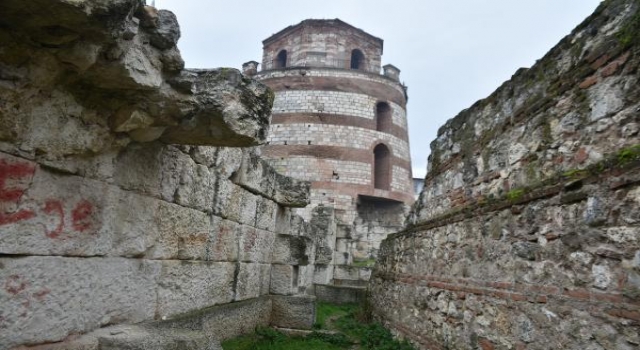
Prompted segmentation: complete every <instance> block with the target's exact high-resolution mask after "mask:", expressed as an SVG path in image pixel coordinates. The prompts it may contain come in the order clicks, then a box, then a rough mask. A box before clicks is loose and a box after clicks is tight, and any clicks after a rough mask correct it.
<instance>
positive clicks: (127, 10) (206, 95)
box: [0, 0, 321, 350]
mask: <svg viewBox="0 0 640 350" xmlns="http://www.w3.org/2000/svg"><path fill="white" fill-rule="evenodd" d="M178 37H179V27H178V26H177V22H176V19H175V16H174V15H173V14H172V13H170V12H168V11H163V10H160V11H157V10H156V9H154V8H152V7H149V6H144V3H143V2H142V1H138V0H110V1H107V0H102V1H63V0H35V1H29V2H24V1H17V0H16V1H13V0H6V1H2V2H1V3H0V42H2V43H3V44H2V47H1V48H0V349H26V348H33V349H42V348H46V349H85V350H86V349H116V348H117V349H125V348H126V349H129V348H131V349H133V348H136V349H137V348H139V347H136V346H137V345H135V344H138V343H142V345H140V346H143V345H144V343H145V342H146V341H151V343H149V344H156V343H158V340H157V339H164V340H166V343H164V344H159V343H158V344H157V346H158V347H157V348H158V349H160V348H162V349H164V348H166V349H177V348H180V349H184V348H185V346H187V345H185V344H192V345H189V346H187V347H186V348H188V349H214V348H216V349H217V347H216V346H217V345H216V344H217V342H218V340H219V339H225V338H226V337H230V336H234V335H238V334H241V333H245V332H250V331H252V330H253V329H254V328H255V326H256V325H267V324H270V323H272V324H280V323H282V322H285V321H290V322H296V323H295V324H296V325H297V326H301V327H302V326H304V327H310V326H311V324H312V322H313V317H314V312H313V300H312V298H309V297H300V298H298V297H293V296H297V295H300V294H305V293H308V289H309V287H310V286H311V285H312V283H313V272H314V267H313V264H314V261H315V255H316V248H315V242H316V241H317V240H318V239H317V238H316V237H315V236H314V234H320V232H321V230H320V229H319V228H315V229H314V230H312V228H311V225H310V224H309V223H307V222H304V221H303V220H302V218H300V217H299V216H297V215H295V214H294V213H293V212H292V210H293V208H297V207H304V206H306V205H307V204H308V203H309V186H310V185H309V183H308V182H304V181H299V180H294V179H291V178H288V177H286V176H283V175H280V174H278V173H277V172H276V171H274V170H273V169H272V168H271V166H269V165H268V164H267V163H266V162H265V161H264V160H262V158H261V156H260V150H259V149H258V148H255V147H251V146H255V145H259V144H261V143H263V142H264V140H265V137H266V132H267V128H268V123H269V118H270V109H271V106H272V101H273V93H272V92H271V91H270V90H269V89H268V88H266V86H264V85H262V84H260V83H258V82H255V81H252V80H250V79H248V78H246V77H244V76H242V75H241V74H240V72H238V71H237V70H234V69H216V70H185V69H183V63H182V59H181V58H180V55H179V52H178V51H177V48H176V46H175V44H176V41H177V40H178ZM232 147H233V148H232ZM238 147H244V148H238ZM273 294H278V295H279V296H277V297H275V296H273ZM288 303H289V304H290V305H292V307H293V306H295V307H294V308H292V310H293V311H292V312H293V313H294V314H293V315H292V314H291V312H289V313H283V311H282V309H283V308H284V309H286V308H287V304H288ZM226 305H231V307H226V308H225V306H226ZM296 310H297V311H296ZM278 315H280V316H278ZM283 315H284V316H283ZM282 317H287V320H283V319H282ZM233 320H236V321H233ZM131 323H143V324H148V325H150V326H149V327H152V328H145V327H146V326H145V327H143V328H135V327H134V328H126V327H125V328H117V329H114V330H111V331H107V330H98V331H96V332H93V333H90V332H92V331H94V330H96V329H99V328H101V327H106V326H113V325H121V324H131ZM172 325H179V326H180V327H184V328H180V329H178V328H175V329H174V328H172V329H173V330H172V331H170V332H167V333H164V334H163V335H157V334H156V333H157V332H155V331H153V330H152V329H157V328H158V327H170V328H171V327H173V326H172ZM223 325H224V327H222V326H223ZM176 327H178V326H176ZM174 332H175V334H174ZM87 333H90V334H89V335H87V336H82V335H84V334H87ZM91 334H93V336H91ZM173 336H175V339H173V340H171V339H169V338H170V337H173ZM87 337H88V338H87ZM185 337H186V338H185ZM187 338H188V339H191V340H189V341H186V340H184V339H187ZM164 340H163V341H162V342H164ZM126 344H129V345H126ZM171 344H174V345H175V344H177V345H175V346H177V347H175V346H174V345H171ZM180 344H182V345H180ZM149 346H151V345H149ZM154 346H155V345H154ZM154 348H156V347H154Z"/></svg>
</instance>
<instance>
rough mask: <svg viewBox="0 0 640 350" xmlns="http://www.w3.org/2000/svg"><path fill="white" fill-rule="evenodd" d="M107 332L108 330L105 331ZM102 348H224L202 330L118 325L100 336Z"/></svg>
mask: <svg viewBox="0 0 640 350" xmlns="http://www.w3.org/2000/svg"><path fill="white" fill-rule="evenodd" d="M105 333H106V332H105ZM98 342H99V344H100V350H148V349H157V350H222V346H221V345H220V342H219V341H218V340H217V339H215V338H213V337H211V335H207V334H205V333H204V332H202V331H192V330H184V329H159V328H155V327H153V326H129V325H127V326H124V325H123V326H116V327H111V328H109V333H108V334H103V335H100V336H98Z"/></svg>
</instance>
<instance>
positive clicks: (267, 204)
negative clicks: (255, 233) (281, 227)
mask: <svg viewBox="0 0 640 350" xmlns="http://www.w3.org/2000/svg"><path fill="white" fill-rule="evenodd" d="M277 214H278V204H277V203H276V202H274V201H272V200H269V199H267V198H264V197H261V196H258V198H257V208H256V227H257V228H259V229H262V230H267V231H271V232H275V231H276V215H277Z"/></svg>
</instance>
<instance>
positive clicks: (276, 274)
mask: <svg viewBox="0 0 640 350" xmlns="http://www.w3.org/2000/svg"><path fill="white" fill-rule="evenodd" d="M297 269H298V267H297V266H292V265H272V266H271V285H270V288H269V291H270V293H271V294H280V295H291V294H295V293H296V292H297V289H298V270H297Z"/></svg>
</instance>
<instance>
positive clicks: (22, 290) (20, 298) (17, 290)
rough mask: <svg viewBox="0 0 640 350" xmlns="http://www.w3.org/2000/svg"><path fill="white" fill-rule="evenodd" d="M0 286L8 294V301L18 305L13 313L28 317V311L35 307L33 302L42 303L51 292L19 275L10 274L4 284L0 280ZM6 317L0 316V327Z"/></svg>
mask: <svg viewBox="0 0 640 350" xmlns="http://www.w3.org/2000/svg"><path fill="white" fill-rule="evenodd" d="M0 286H2V287H0V288H4V290H5V291H6V292H7V293H8V294H9V296H10V301H11V303H12V304H14V305H18V310H17V311H16V312H15V314H16V315H17V316H18V317H21V318H25V317H28V315H29V312H30V311H31V310H32V309H33V308H35V307H37V306H35V305H33V304H41V303H43V302H44V301H45V300H46V298H47V295H49V294H50V293H51V290H50V289H48V288H43V287H36V286H35V285H34V284H33V283H29V281H28V280H27V279H26V278H25V277H24V276H20V275H10V276H8V277H6V279H5V281H4V285H3V284H2V282H1V280H0ZM6 321H7V320H6V318H4V317H0V328H1V327H2V326H3V324H5V323H6Z"/></svg>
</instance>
